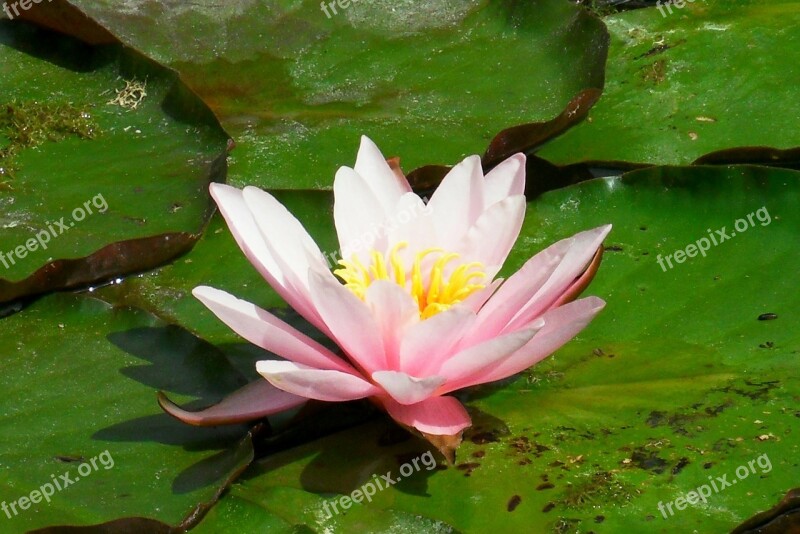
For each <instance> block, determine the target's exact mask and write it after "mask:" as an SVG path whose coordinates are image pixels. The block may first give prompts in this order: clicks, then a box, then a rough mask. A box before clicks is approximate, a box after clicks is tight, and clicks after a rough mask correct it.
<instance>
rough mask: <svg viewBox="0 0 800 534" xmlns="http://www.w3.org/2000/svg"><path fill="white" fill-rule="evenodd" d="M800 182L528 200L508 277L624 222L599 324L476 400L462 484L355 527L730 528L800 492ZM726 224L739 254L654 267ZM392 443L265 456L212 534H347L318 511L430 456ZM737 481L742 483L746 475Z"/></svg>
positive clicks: (415, 482)
mask: <svg viewBox="0 0 800 534" xmlns="http://www.w3.org/2000/svg"><path fill="white" fill-rule="evenodd" d="M799 180H800V173H796V172H791V171H780V170H767V169H762V168H757V167H749V168H748V167H738V168H710V167H698V168H688V169H687V168H656V169H649V170H646V171H638V172H636V173H631V174H630V175H627V176H625V177H624V178H622V179H619V178H609V179H598V180H594V181H590V182H586V183H584V184H581V185H579V186H573V187H569V188H565V189H562V190H558V191H554V192H550V193H546V194H545V195H544V196H543V197H542V198H541V199H540V200H538V201H535V202H531V203H530V204H529V211H528V217H527V219H526V223H525V227H524V229H523V234H522V237H521V239H520V241H519V242H518V244H517V246H516V248H515V250H514V252H513V255H512V258H511V260H510V262H509V265H507V267H506V270H507V271H511V270H513V269H515V268H516V267H517V266H519V265H520V264H521V263H522V262H523V261H524V259H526V258H527V257H529V256H530V255H531V254H532V253H534V252H535V251H537V250H539V249H541V248H543V247H544V246H545V245H546V244H547V243H550V242H552V241H554V240H555V239H557V238H561V237H564V236H567V235H570V234H572V233H574V232H576V231H577V230H579V229H583V228H587V227H591V226H594V225H598V224H602V223H606V222H612V223H614V225H615V228H614V231H613V232H612V234H611V237H610V239H609V242H608V243H607V245H608V251H607V253H606V258H605V261H604V263H603V265H602V267H601V270H600V273H599V275H598V277H597V278H596V279H595V282H594V283H593V285H592V286H591V291H590V292H591V293H592V294H597V295H600V296H601V297H603V298H605V299H606V300H607V302H608V306H607V308H606V310H605V311H604V312H603V313H602V314H601V315H600V316H599V317H598V318H597V319H596V320H595V322H594V323H593V324H592V325H591V326H590V328H589V329H587V330H586V331H585V332H584V333H583V334H581V335H580V336H579V338H578V339H576V340H575V341H574V342H572V343H570V344H568V345H567V346H566V347H565V348H564V349H562V350H561V351H559V352H558V353H557V355H556V356H555V357H554V358H552V359H551V360H549V361H546V362H544V363H542V364H540V365H539V366H537V367H535V368H534V369H533V370H532V371H531V372H530V373H529V374H527V375H526V376H521V377H519V378H518V379H516V380H514V381H509V382H508V383H506V384H503V385H500V386H492V387H484V388H482V389H479V390H475V391H472V392H471V393H470V394H469V395H468V396H467V401H468V405H469V407H470V410H471V411H472V415H473V419H474V422H475V427H474V428H473V429H472V430H471V432H470V433H469V434H468V435H467V436H466V443H465V445H463V446H462V448H461V449H460V450H459V453H458V460H457V465H456V466H455V467H454V468H453V467H450V468H447V469H444V470H434V471H430V472H429V471H427V470H421V471H420V472H418V473H416V474H414V475H413V476H409V477H407V479H406V480H405V481H404V482H403V483H399V484H397V485H395V486H393V487H392V488H390V489H387V490H385V491H382V492H380V493H379V494H378V495H376V497H375V498H374V499H373V501H372V503H371V504H367V505H355V506H356V510H355V511H354V512H348V513H347V514H348V516H349V514H351V513H352V514H355V517H361V515H362V513H365V512H362V510H370V509H375V510H383V511H385V513H391V514H400V513H402V512H406V513H413V514H418V515H419V516H420V518H425V519H424V521H434V522H435V521H441V522H442V524H443V525H449V526H450V527H452V528H454V529H455V530H457V531H464V532H482V531H486V530H487V529H490V528H492V529H499V528H502V529H504V530H508V531H510V532H517V531H523V530H525V531H530V530H531V529H532V530H533V531H536V532H543V531H556V532H566V531H576V530H577V531H581V532H583V531H589V530H592V531H595V532H605V531H607V532H617V531H622V530H630V529H631V528H634V527H635V526H636V525H642V528H645V526H646V528H647V530H648V531H663V532H667V531H670V532H672V531H686V530H693V529H698V530H701V531H714V532H717V531H725V530H727V529H731V528H733V527H734V526H736V525H737V524H738V523H740V522H741V521H742V520H743V519H745V518H747V517H749V516H751V515H753V514H754V513H756V512H758V511H759V510H762V509H767V508H770V507H771V506H772V505H773V504H774V503H776V502H777V501H779V500H780V499H781V497H782V496H783V495H784V494H785V493H786V491H787V490H789V489H790V488H792V487H794V486H796V484H797V481H796V475H797V468H796V465H795V464H796V461H795V458H796V457H797V453H798V448H797V443H796V440H794V439H793V438H792V434H793V432H794V429H795V427H796V420H797V415H796V407H795V405H796V402H795V400H796V398H797V396H798V395H800V380H798V379H799V378H800V376H798V375H799V374H800V373H798V368H797V363H796V360H797V354H798V351H800V338H798V334H797V332H798V331H800V329H798V327H799V326H800V318H798V316H797V314H796V313H795V312H794V310H795V309H796V308H797V306H798V304H799V303H798V294H797V292H796V291H795V290H794V287H795V285H796V279H795V278H794V277H792V276H786V274H787V271H786V269H785V267H784V266H785V265H793V264H795V263H796V262H797V261H798V260H800V258H799V257H798V254H799V253H798V251H797V248H796V247H795V246H793V244H792V243H794V242H795V241H796V240H797V229H798V228H799V227H800V224H798V223H800V221H798V215H797V211H796V210H795V209H794V206H795V205H796V203H797V202H798V196H799V195H800V181H799ZM698 205H702V206H703V209H702V210H698V209H697V206H698ZM762 208H763V209H764V210H766V211H761V212H758V210H760V209H762ZM750 214H753V215H752V216H751V219H752V220H753V221H754V224H751V223H750V222H749V221H748V215H750ZM767 214H768V215H769V217H767V216H766V215H767ZM759 217H760V218H759ZM741 220H743V221H744V223H743V222H741ZM767 221H768V224H767ZM745 223H746V224H747V228H746V229H744V226H743V225H744V224H745ZM736 224H738V225H739V229H744V231H741V230H740V231H738V232H737V228H735V225H736ZM723 227H725V233H726V234H727V235H730V236H731V237H730V239H728V240H726V241H725V242H723V243H720V244H719V245H718V246H711V247H710V249H709V250H708V251H707V252H706V255H705V257H703V256H700V255H697V256H696V257H694V258H690V259H688V260H686V259H684V262H683V263H680V264H679V263H675V262H674V256H673V259H672V260H671V261H672V262H673V268H672V269H669V268H667V269H666V271H665V270H663V269H662V268H661V267H660V266H659V263H658V260H657V258H658V255H661V256H662V258H663V257H664V256H666V255H667V254H674V251H675V250H678V249H685V248H686V247H687V245H689V244H692V243H694V244H695V247H697V244H696V243H697V241H698V240H699V239H701V238H704V237H706V236H707V235H708V229H709V228H710V229H711V230H712V231H713V230H718V229H722V228H723ZM714 233H715V232H714ZM733 233H736V235H735V236H734V235H733ZM715 235H716V233H715ZM765 314H774V316H777V318H776V319H773V320H759V317H761V319H769V318H771V317H773V315H765ZM390 429H391V423H389V422H388V421H375V422H371V423H367V424H365V425H364V426H362V427H361V428H359V429H354V430H349V431H345V432H341V433H338V434H336V435H332V436H329V437H327V438H324V439H321V440H318V441H315V442H311V443H308V444H306V445H304V446H301V447H298V448H296V449H292V450H288V451H284V452H281V453H278V454H276V455H272V456H269V457H267V458H265V459H263V460H262V461H260V462H259V464H258V467H257V468H251V470H250V471H249V472H248V474H247V475H246V481H245V482H243V483H242V484H241V485H235V486H234V489H233V490H232V492H231V494H230V497H229V500H226V499H223V501H222V502H221V503H220V504H219V505H218V506H219V508H218V509H217V510H216V511H215V513H214V514H212V515H211V516H209V521H210V523H209V524H208V525H207V527H208V528H211V530H213V529H214V528H218V529H219V531H225V529H228V530H231V529H236V528H237V527H239V526H240V524H241V525H242V526H244V525H251V524H258V523H257V518H259V517H267V514H272V513H275V512H276V511H278V510H280V516H281V517H282V518H283V519H284V520H285V521H288V522H289V523H290V524H295V525H297V524H303V525H306V526H308V527H310V528H312V529H314V530H320V529H329V530H330V531H333V532H344V531H346V530H347V528H346V522H347V521H348V520H349V519H348V516H341V515H339V516H337V515H334V516H333V517H330V518H328V515H327V513H326V509H325V503H326V502H328V504H329V506H330V503H331V502H333V501H334V500H335V499H336V498H338V495H340V494H349V493H350V492H352V491H353V490H355V489H357V488H358V487H359V486H360V485H362V484H364V483H366V482H368V481H369V480H370V478H371V477H372V475H373V474H378V475H382V474H384V473H386V472H387V471H391V472H393V473H395V475H396V474H397V473H398V472H399V469H400V466H401V464H402V463H403V462H406V461H409V460H410V459H411V458H412V457H414V456H415V455H420V454H422V453H424V451H425V450H426V449H425V446H424V444H423V443H421V442H418V441H415V440H411V441H402V440H401V443H399V444H396V445H391V443H393V441H392V440H387V434H391V432H390ZM394 442H395V443H396V440H395V441H394ZM764 455H766V456H764ZM748 462H752V466H753V470H750V469H751V468H750V467H748ZM759 462H761V463H759ZM740 466H745V469H748V470H749V471H748V474H747V475H746V476H744V475H742V478H741V479H739V478H737V475H736V472H737V471H736V470H737V468H739V467H740ZM740 473H741V470H740ZM709 477H711V478H709ZM717 477H720V478H722V477H726V479H727V481H729V482H730V481H731V480H733V479H735V480H737V483H736V484H735V485H731V486H730V487H726V488H724V489H722V490H721V491H718V492H714V491H713V490H712V495H710V496H709V497H707V502H705V503H703V502H701V503H699V504H698V505H695V506H689V507H688V508H686V509H684V510H677V509H676V508H675V507H674V506H675V505H674V504H673V515H670V514H669V512H668V511H665V514H666V515H667V518H666V519H665V518H664V517H663V515H662V513H661V512H660V510H659V508H658V505H659V503H664V504H666V503H668V502H671V501H674V500H675V499H677V498H678V497H681V496H685V495H686V494H687V492H689V491H692V490H694V489H696V488H698V487H699V486H701V485H703V484H708V483H710V481H711V480H714V481H715V483H716V478H717ZM718 485H720V486H721V483H719V484H718ZM317 495H323V496H326V495H327V496H329V498H328V499H327V500H320V499H319V497H318V496H317ZM270 497H271V498H270ZM287 500H288V501H289V502H293V503H295V504H294V505H291V506H290V505H286V506H284V504H285V503H286V501H287ZM328 509H330V508H328ZM665 510H667V508H666V507H665ZM381 513H384V512H381ZM398 521H399V522H398V525H399V524H402V522H400V520H398ZM420 521H423V519H420ZM366 525H369V523H366ZM365 528H369V527H365ZM378 530H379V529H378ZM231 531H232V530H231Z"/></svg>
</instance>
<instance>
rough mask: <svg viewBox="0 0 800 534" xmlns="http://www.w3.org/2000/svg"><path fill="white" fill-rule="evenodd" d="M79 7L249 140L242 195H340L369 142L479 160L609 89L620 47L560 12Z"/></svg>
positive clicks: (354, 6)
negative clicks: (341, 176)
mask: <svg viewBox="0 0 800 534" xmlns="http://www.w3.org/2000/svg"><path fill="white" fill-rule="evenodd" d="M70 4H72V5H74V6H76V7H77V8H79V9H80V10H81V11H82V12H83V13H86V14H87V15H88V16H89V17H91V18H92V19H93V20H94V21H96V22H97V23H99V24H100V25H101V26H102V27H104V28H107V29H108V30H109V31H110V32H111V33H113V34H115V35H116V36H117V37H119V38H120V39H121V40H122V41H123V42H124V43H126V44H128V45H130V46H133V47H135V48H136V49H138V50H140V51H142V52H143V53H145V54H147V55H148V56H150V57H153V58H155V59H156V60H158V61H161V62H162V63H164V64H167V65H170V66H171V67H173V68H175V69H176V70H178V71H179V72H180V73H181V76H182V78H183V80H185V81H186V83H187V84H188V85H189V86H190V87H191V88H192V89H194V90H195V91H196V92H197V93H198V94H199V95H200V96H201V97H202V98H203V99H204V100H205V101H206V102H208V103H209V105H210V106H211V107H212V109H213V110H214V111H215V112H216V113H217V115H218V116H219V117H220V119H221V121H222V124H223V126H224V127H225V129H226V130H227V131H228V132H229V133H230V134H231V136H232V137H233V138H234V139H235V140H236V143H237V147H238V148H237V150H236V151H235V152H234V154H233V157H232V159H231V177H230V181H231V182H232V183H234V184H236V185H240V186H241V185H243V184H249V185H261V186H264V187H269V188H314V189H328V188H330V187H331V183H332V182H331V179H330V177H331V176H332V175H333V172H334V171H335V170H336V168H337V167H338V166H339V165H341V164H342V163H343V162H346V161H349V160H350V159H351V158H352V146H353V145H354V144H355V143H356V142H357V139H358V137H359V136H360V135H361V134H368V135H370V136H371V137H372V138H373V139H375V140H376V141H377V142H379V144H380V145H381V146H382V147H384V148H385V150H386V152H387V154H388V155H393V154H399V155H403V157H404V160H403V162H402V163H403V166H404V167H405V168H406V169H407V170H410V169H413V168H414V167H417V166H421V165H425V164H433V163H447V162H452V161H456V160H458V159H459V158H461V157H463V156H466V155H469V154H475V153H482V152H483V151H484V150H485V149H486V147H487V145H488V144H489V142H490V141H491V140H492V138H493V137H494V136H495V135H496V134H497V133H498V132H500V131H501V130H504V129H506V128H509V127H512V126H517V125H520V124H525V123H529V122H533V121H541V120H548V119H550V118H552V117H554V116H556V115H558V114H559V113H560V112H561V111H562V110H563V109H564V108H565V106H566V105H567V103H568V102H569V101H570V100H571V99H572V98H573V97H575V96H576V95H578V94H579V93H580V92H581V91H583V90H585V89H589V88H596V89H600V88H602V85H603V71H604V63H605V54H606V50H607V39H608V36H607V33H606V30H605V28H604V27H603V25H602V23H601V22H600V21H599V20H598V19H597V18H595V17H594V16H593V15H591V14H590V13H589V12H588V11H586V10H583V9H581V8H578V7H576V6H573V5H570V4H569V3H568V2H564V1H563V0H537V1H533V2H525V3H518V2H508V1H502V2H478V1H475V0H457V1H453V0H437V1H433V2H425V3H419V2H396V1H388V0H387V1H383V0H382V1H378V2H353V3H351V4H350V7H349V8H347V9H346V10H343V11H341V12H339V13H338V15H335V16H333V15H332V16H331V18H327V17H326V16H325V14H324V13H323V12H322V11H321V10H320V3H319V2H317V1H316V0H308V1H304V2H267V1H251V0H239V1H236V2H228V3H226V5H225V8H224V9H220V7H219V3H218V2H199V3H198V2H195V3H193V4H192V6H191V7H188V6H184V5H183V4H180V5H179V3H169V5H168V6H167V5H166V4H164V3H152V2H151V3H143V4H136V3H129V4H126V6H125V9H120V7H119V5H118V3H117V2H109V1H105V0H73V1H71V2H70ZM42 7H43V8H44V6H42ZM201 28H202V29H201ZM62 29H63V30H64V31H73V32H75V31H77V30H76V29H74V28H73V29H70V27H69V26H68V25H64V28H62ZM200 34H203V35H213V36H214V39H213V40H209V39H198V38H197V36H198V35H200ZM405 158H407V159H405Z"/></svg>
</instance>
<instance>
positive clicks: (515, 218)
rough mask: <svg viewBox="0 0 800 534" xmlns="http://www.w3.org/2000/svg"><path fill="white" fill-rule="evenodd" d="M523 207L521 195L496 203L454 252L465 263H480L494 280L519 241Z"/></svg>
mask: <svg viewBox="0 0 800 534" xmlns="http://www.w3.org/2000/svg"><path fill="white" fill-rule="evenodd" d="M525 206H526V203H525V197H524V196H522V195H516V196H513V197H508V198H506V199H505V200H501V201H500V202H496V203H495V204H493V205H492V206H491V207H490V208H489V209H488V210H486V211H485V212H484V213H483V214H482V215H481V216H480V218H479V219H478V220H477V221H476V222H475V224H474V225H473V226H472V227H471V228H470V229H469V231H468V232H467V233H466V235H465V236H464V237H463V238H462V240H461V242H460V243H459V244H458V245H457V246H456V247H455V252H458V253H460V254H461V255H462V257H463V261H465V262H473V261H479V262H481V263H483V264H484V266H485V272H486V275H487V276H488V278H489V279H492V278H494V275H495V274H497V272H498V271H499V270H500V268H501V267H502V266H503V263H504V262H505V261H506V258H507V257H508V253H509V252H511V248H512V247H513V246H514V243H515V242H516V241H517V237H519V232H520V230H521V229H522V222H523V221H524V219H525Z"/></svg>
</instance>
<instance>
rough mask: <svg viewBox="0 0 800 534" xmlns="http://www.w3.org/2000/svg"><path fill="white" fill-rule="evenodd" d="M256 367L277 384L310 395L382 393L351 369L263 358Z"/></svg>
mask: <svg viewBox="0 0 800 534" xmlns="http://www.w3.org/2000/svg"><path fill="white" fill-rule="evenodd" d="M256 371H258V372H259V374H260V375H261V376H263V377H264V378H266V379H267V380H269V382H270V384H272V385H273V386H275V387H276V388H279V389H282V390H283V391H287V392H289V393H293V394H294V395H298V396H300V397H306V398H309V399H317V400H321V401H328V402H342V401H349V400H356V399H363V398H364V397H371V396H373V395H376V394H378V393H381V390H380V389H379V388H377V387H376V386H374V385H372V384H370V383H369V382H367V381H366V380H364V379H363V378H360V377H358V376H355V375H352V374H350V373H342V372H341V371H331V370H323V369H314V368H313V367H308V366H307V365H299V364H296V363H293V362H279V361H274V360H263V361H260V362H257V363H256Z"/></svg>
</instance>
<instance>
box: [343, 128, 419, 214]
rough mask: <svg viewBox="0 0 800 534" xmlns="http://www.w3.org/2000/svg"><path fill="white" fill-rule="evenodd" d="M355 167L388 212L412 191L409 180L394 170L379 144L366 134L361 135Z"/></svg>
mask: <svg viewBox="0 0 800 534" xmlns="http://www.w3.org/2000/svg"><path fill="white" fill-rule="evenodd" d="M354 169H355V171H356V172H357V173H358V174H360V175H361V176H362V177H363V178H364V180H365V181H366V183H367V185H368V186H369V188H370V189H371V190H372V193H373V194H374V195H375V198H377V199H378V202H379V203H380V205H381V207H382V208H383V210H384V212H386V213H387V214H389V213H391V211H392V209H394V207H395V205H396V204H397V200H398V199H399V198H400V197H401V196H402V195H404V194H405V193H408V192H410V191H411V186H410V185H408V180H406V179H405V177H402V176H399V175H397V174H395V173H394V171H392V169H391V167H389V164H388V163H387V162H386V158H385V157H384V156H383V154H381V151H380V150H379V149H378V147H377V145H375V143H373V142H372V140H371V139H370V138H369V137H367V136H365V135H363V136H361V146H360V147H359V149H358V157H357V158H356V164H355V167H354Z"/></svg>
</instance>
